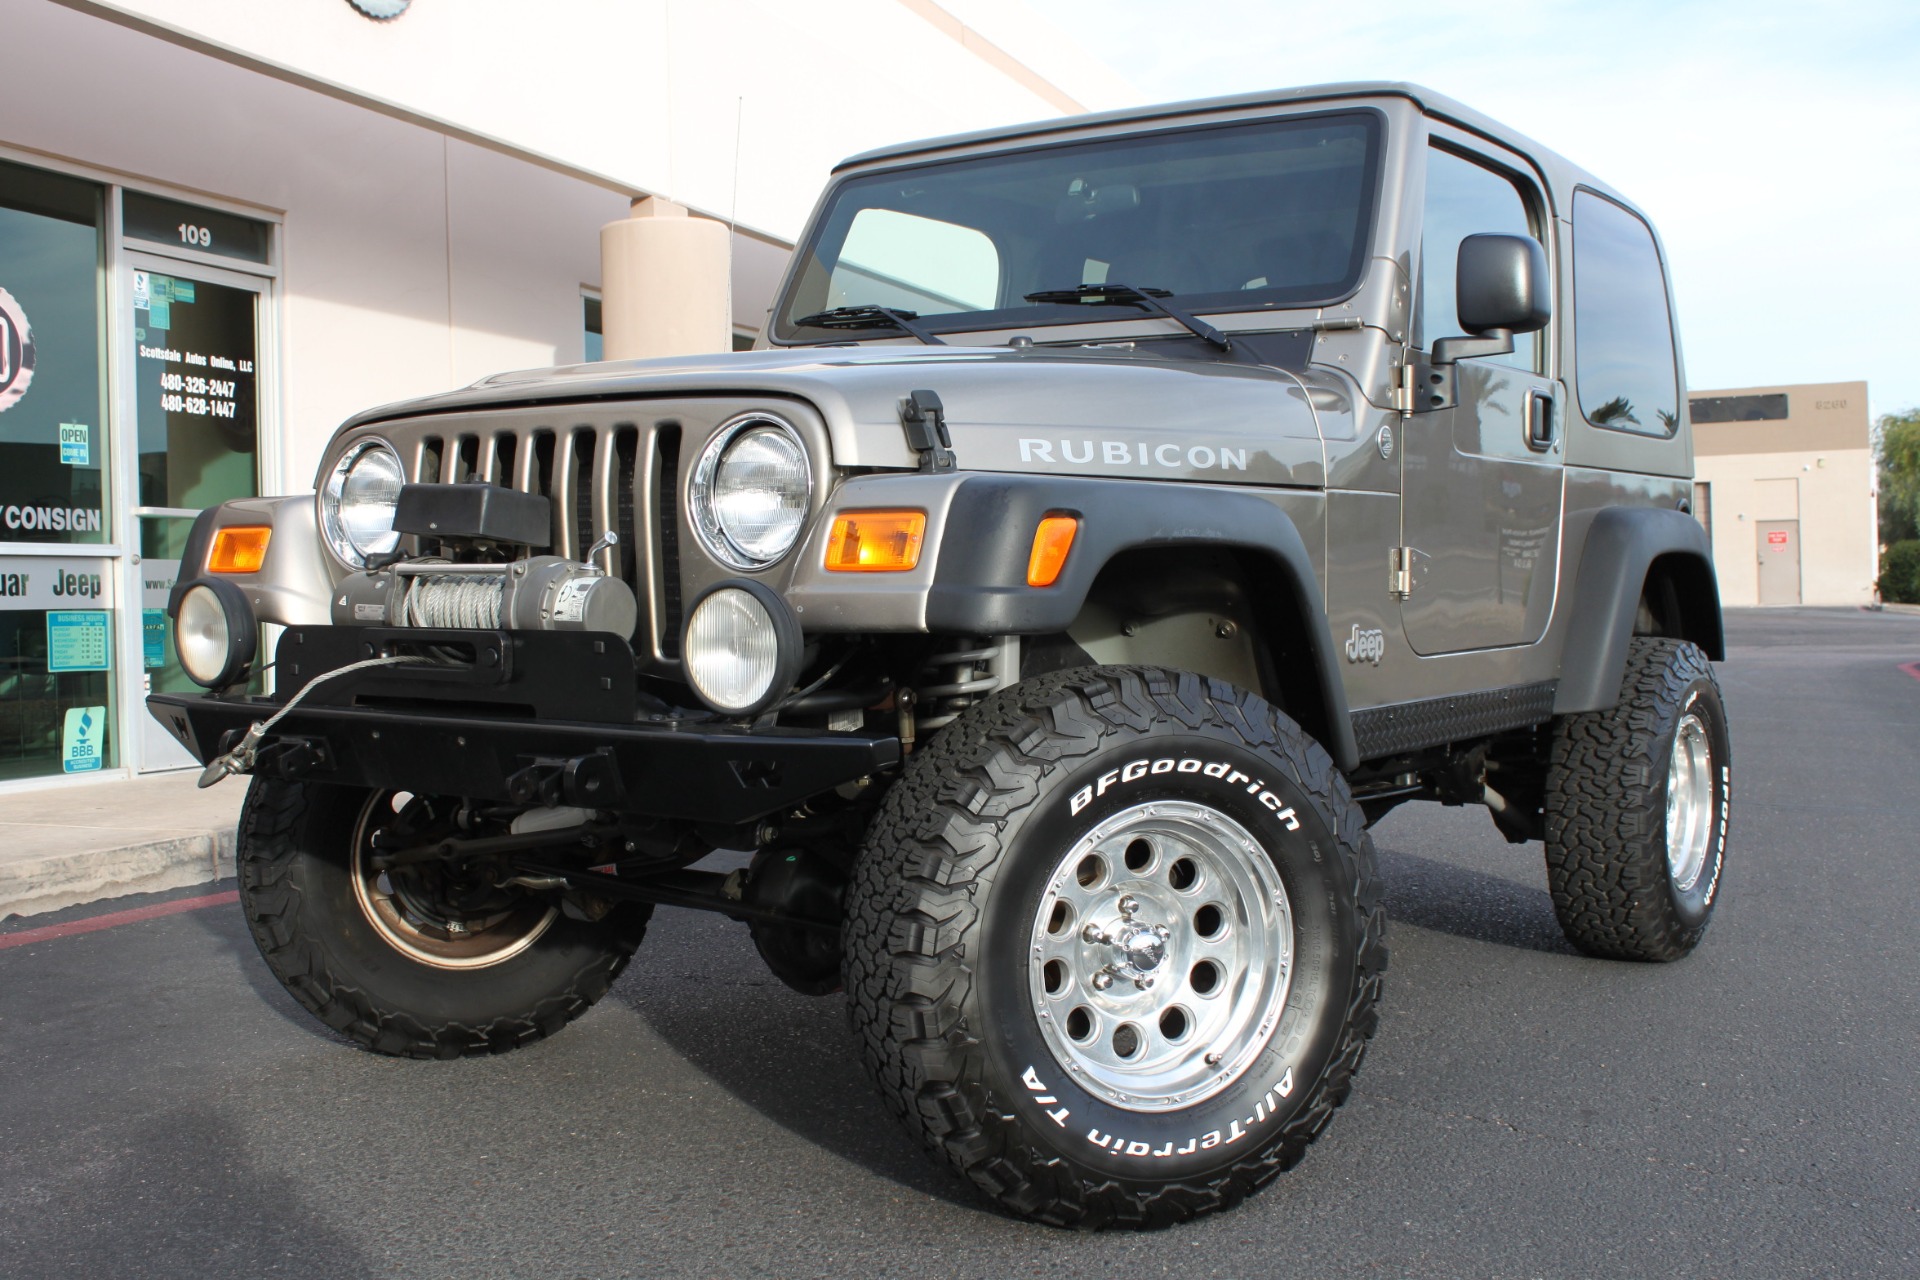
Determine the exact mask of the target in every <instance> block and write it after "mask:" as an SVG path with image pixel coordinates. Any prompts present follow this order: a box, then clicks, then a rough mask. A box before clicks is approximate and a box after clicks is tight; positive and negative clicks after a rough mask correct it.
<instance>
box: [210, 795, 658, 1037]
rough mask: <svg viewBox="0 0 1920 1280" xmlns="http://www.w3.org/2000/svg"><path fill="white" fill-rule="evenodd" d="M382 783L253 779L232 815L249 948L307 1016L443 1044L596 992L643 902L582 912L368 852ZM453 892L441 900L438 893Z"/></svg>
mask: <svg viewBox="0 0 1920 1280" xmlns="http://www.w3.org/2000/svg"><path fill="white" fill-rule="evenodd" d="M396 799H398V798H397V797H396V796H395V795H394V793H391V792H382V791H369V790H366V789H364V788H359V787H338V786H328V785H322V784H317V783H302V782H282V781H277V780H274V779H269V778H255V779H254V780H253V785H252V787H251V788H250V789H249V790H248V792H247V803H246V808H245V809H244V810H243V811H242V813H241V816H240V838H239V848H238V857H237V859H236V861H237V863H238V870H239V880H240V904H241V907H242V909H243V910H244V911H245V912H246V917H247V924H248V927H249V928H250V929H251V930H252V932H253V938H254V941H255V943H257V944H258V945H259V947H260V954H261V956H262V957H263V958H265V960H266V962H267V967H268V968H270V969H272V970H273V974H274V976H275V977H277V978H278V979H279V980H280V982H281V985H283V986H285V987H286V989H287V991H288V992H289V993H290V994H291V995H292V996H293V998H294V999H295V1000H298V1001H299V1002H300V1003H301V1004H302V1005H304V1006H305V1007H306V1008H307V1009H308V1010H309V1011H310V1012H311V1013H313V1014H314V1016H315V1017H317V1018H319V1019H320V1020H321V1021H322V1022H324V1023H326V1024H327V1025H328V1026H330V1027H332V1028H333V1029H334V1030H336V1031H338V1032H340V1033H341V1034H343V1035H345V1036H347V1037H348V1038H349V1039H351V1040H353V1041H355V1042H356V1043H358V1044H359V1045H361V1046H363V1047H364V1048H367V1049H371V1050H373V1051H375V1052H376V1053H385V1054H393V1055H396V1056H401V1057H410V1058H457V1057H462V1056H472V1055H477V1054H486V1053H504V1052H506V1051H507V1050H509V1049H515V1048H518V1047H520V1046H521V1045H524V1044H529V1043H531V1042H533V1041H535V1040H538V1039H541V1038H543V1037H545V1036H549V1035H552V1034H553V1033H554V1032H556V1031H558V1030H559V1029H560V1028H561V1027H564V1026H565V1025H566V1024H567V1023H569V1022H571V1021H572V1020H573V1019H574V1018H576V1017H578V1016H580V1014H582V1013H584V1012H586V1010H587V1008H588V1007H589V1006H591V1005H592V1004H593V1003H594V1001H596V1000H598V999H599V998H600V997H601V996H603V995H605V994H606V992H607V988H608V987H609V986H610V985H611V984H612V982H613V979H614V978H615V977H617V976H618V975H619V973H620V971H621V970H622V969H624V968H625V967H626V964H627V961H628V960H629V959H630V958H631V957H632V956H633V953H634V949H635V948H636V947H638V946H639V945H640V939H641V937H642V935H643V934H644V933H645V931H646V924H647V918H648V916H649V915H650V914H651V908H648V907H633V906H621V907H616V908H614V909H613V910H612V911H610V912H608V913H607V914H606V915H605V916H604V917H603V918H602V919H600V920H597V921H593V922H591V923H589V922H587V921H584V920H576V919H573V918H572V917H571V916H569V915H567V914H565V913H564V912H562V911H561V910H560V909H559V907H558V905H557V903H555V902H554V901H553V900H551V899H549V898H546V897H542V896H539V895H535V894H532V893H529V892H526V891H524V890H518V889H502V890H499V891H493V890H486V891H476V890H475V889H474V887H473V886H471V885H450V884H448V883H447V882H446V880H445V878H444V877H442V876H441V874H440V873H439V872H438V871H436V870H432V869H429V868H421V869H416V870H415V871H412V872H407V873H402V872H398V871H396V872H394V873H393V874H392V875H388V874H383V873H378V872H375V871H374V870H373V868H372V866H371V864H370V861H369V855H370V853H371V840H370V838H371V835H372V831H373V829H374V828H375V827H377V826H378V825H380V824H381V823H383V822H387V821H391V820H392V819H393V818H394V816H395V802H396ZM456 903H457V904H460V905H453V904H456Z"/></svg>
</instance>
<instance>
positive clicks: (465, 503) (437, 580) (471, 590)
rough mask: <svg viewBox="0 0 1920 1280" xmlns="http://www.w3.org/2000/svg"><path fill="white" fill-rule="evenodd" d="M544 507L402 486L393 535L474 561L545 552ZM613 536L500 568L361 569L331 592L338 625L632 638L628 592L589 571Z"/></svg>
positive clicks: (402, 565) (492, 490) (484, 488)
mask: <svg viewBox="0 0 1920 1280" xmlns="http://www.w3.org/2000/svg"><path fill="white" fill-rule="evenodd" d="M551 511H552V508H551V506H550V504H549V502H548V500H547V499H546V498H545V497H543V496H542V495H540V494H532V493H521V492H518V491H516V490H512V489H503V488H500V487H498V486H494V485H485V484H459V485H451V484H409V485H404V486H402V487H401V489H400V494H399V499H398V501H397V503H396V505H395V510H394V515H393V528H394V531H395V532H397V533H403V534H413V535H415V536H416V537H419V538H422V539H431V540H433V541H435V542H438V543H440V544H441V545H442V547H443V548H445V547H449V546H451V547H455V548H470V549H472V550H473V551H475V552H476V553H478V554H487V553H489V552H491V553H493V554H497V553H498V552H499V551H500V550H501V549H510V550H513V551H522V552H523V554H524V551H531V550H532V549H533V548H534V547H537V546H544V545H546V544H547V535H548V532H549V530H550V529H551V528H552V523H551ZM619 542H620V535H619V534H617V533H613V532H611V531H609V532H607V533H606V534H604V535H603V536H602V537H601V539H600V540H599V541H598V542H596V543H594V544H593V545H592V546H591V547H589V548H588V549H587V553H586V555H585V557H583V559H581V560H571V559H568V558H567V557H565V556H525V557H524V558H522V559H516V560H511V561H508V562H505V563H501V562H499V561H492V562H484V563H456V562H455V561H453V560H450V559H446V558H444V557H441V556H415V557H413V558H411V559H406V560H398V561H393V562H389V563H386V564H375V563H369V564H368V565H367V567H366V568H364V569H359V570H357V571H355V572H353V573H350V574H348V575H347V576H346V578H344V579H343V580H342V581H341V582H340V584H339V586H337V587H335V588H334V591H333V621H334V622H335V624H337V625H339V626H363V627H364V626H382V627H436V628H449V627H451V628H466V629H471V630H484V631H495V630H510V631H610V632H612V633H614V634H615V635H620V636H630V635H632V634H633V628H634V624H635V622H636V621H638V619H639V616H640V611H639V605H638V603H637V602H636V601H635V599H634V595H633V590H632V588H630V587H628V586H627V584H626V583H625V582H622V581H621V580H620V579H619V578H617V577H613V576H611V575H609V574H607V573H606V572H604V571H603V570H601V569H600V568H599V566H597V565H595V564H594V563H593V558H594V557H595V556H596V555H598V554H599V553H600V552H601V551H602V550H604V549H606V548H607V547H612V546H617V545H619Z"/></svg>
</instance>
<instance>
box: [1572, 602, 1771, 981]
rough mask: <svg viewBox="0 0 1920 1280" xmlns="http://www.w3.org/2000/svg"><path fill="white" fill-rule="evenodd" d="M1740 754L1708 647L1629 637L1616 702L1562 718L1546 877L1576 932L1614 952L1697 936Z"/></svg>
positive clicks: (1720, 854) (1710, 902) (1689, 943)
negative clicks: (1705, 649) (1735, 755)
mask: <svg viewBox="0 0 1920 1280" xmlns="http://www.w3.org/2000/svg"><path fill="white" fill-rule="evenodd" d="M1732 758H1733V757H1732V752H1731V750H1730V749H1729V745H1728V735H1727V711H1726V704H1725V702H1724V700H1723V699H1722V698H1721V695H1720V684H1719V682H1718V681H1717V680H1715V679H1714V675H1713V667H1712V666H1711V665H1710V664H1709V663H1708V661H1707V656H1706V655H1705V654H1704V653H1702V652H1701V651H1700V650H1699V649H1698V648H1697V647H1696V646H1694V645H1692V644H1689V643H1687V642H1686V641H1683V640H1667V639H1661V638H1655V637H1650V636H1635V637H1634V638H1633V639H1632V640H1631V641H1629V643H1628V649H1627V667H1626V675H1625V678H1624V680H1623V681H1622V684H1621V690H1620V701H1619V703H1618V704H1617V705H1616V706H1614V707H1612V708H1610V709H1609V710H1606V711H1593V712H1587V713H1583V714H1580V715H1572V716H1565V717H1563V718H1561V719H1560V720H1559V721H1558V722H1557V723H1556V724H1555V726H1554V737H1553V755H1552V761H1551V763H1550V765H1549V766H1548V770H1547V799H1546V844H1547V884H1548V887H1549V888H1550V889H1551V891H1552V893H1553V908H1554V912H1555V913H1556V914H1557V915H1558V916H1559V917H1560V927H1561V929H1562V930H1563V931H1565V933H1566V935H1567V939H1568V941H1570V942H1572V943H1573V944H1574V945H1575V946H1576V947H1578V948H1580V949H1581V950H1582V951H1584V952H1586V953H1587V954H1588V955H1592V956H1601V957H1604V958H1608V959H1617V960H1653V961H1669V960H1678V959H1680V958H1681V957H1682V956H1684V955H1686V954H1687V953H1688V952H1690V951H1692V950H1693V949H1694V947H1695V946H1697V945H1699V942H1700V939H1701V937H1702V936H1703V935H1704V934H1705V933H1706V931H1707V925H1708V923H1709V922H1710V921H1711V920H1712V918H1713V907H1714V903H1715V900H1716V899H1717V897H1718V894H1719V890H1720V877H1721V872H1722V871H1723V869H1724V867H1725V861H1726V847H1727V822H1728V818H1729V816H1730V812H1731V807H1732V799H1733V790H1732V781H1733V773H1732Z"/></svg>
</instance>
